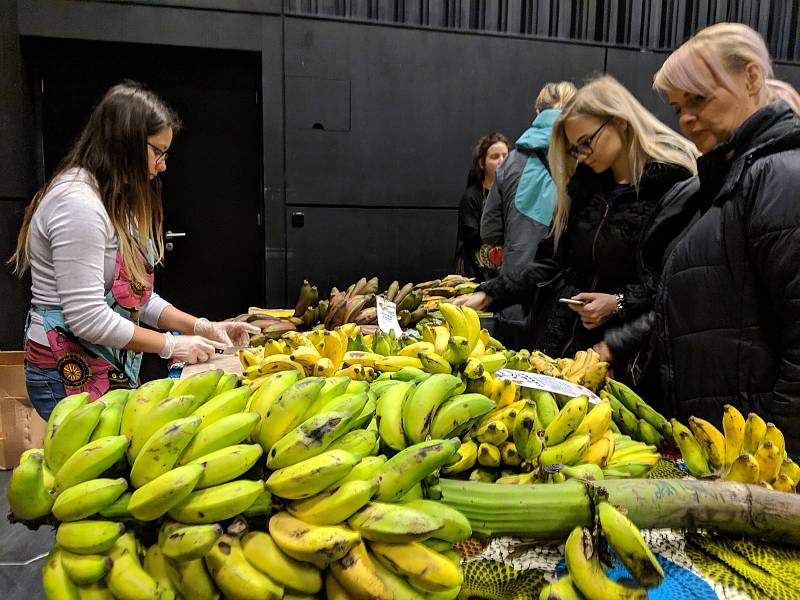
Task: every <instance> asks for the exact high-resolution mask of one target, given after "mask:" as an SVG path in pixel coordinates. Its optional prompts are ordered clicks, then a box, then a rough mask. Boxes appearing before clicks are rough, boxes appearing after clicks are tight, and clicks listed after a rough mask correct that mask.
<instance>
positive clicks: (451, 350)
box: [442, 335, 472, 368]
mask: <svg viewBox="0 0 800 600" xmlns="http://www.w3.org/2000/svg"><path fill="white" fill-rule="evenodd" d="M471 351H472V349H471V348H470V345H469V340H468V339H467V338H465V337H462V336H457V335H456V336H452V337H451V338H449V339H448V340H447V350H445V351H444V354H442V358H444V359H445V360H446V361H447V362H449V363H450V365H451V366H452V367H453V368H458V367H459V366H461V365H462V364H464V363H465V362H467V359H468V358H469V353H470V352H471Z"/></svg>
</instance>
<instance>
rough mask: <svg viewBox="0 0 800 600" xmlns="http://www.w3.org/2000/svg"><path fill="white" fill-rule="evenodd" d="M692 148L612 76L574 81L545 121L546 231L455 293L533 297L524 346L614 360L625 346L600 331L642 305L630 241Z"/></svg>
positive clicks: (493, 301)
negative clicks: (521, 255) (532, 257)
mask: <svg viewBox="0 0 800 600" xmlns="http://www.w3.org/2000/svg"><path fill="white" fill-rule="evenodd" d="M694 154H695V150H694V147H693V146H692V145H691V144H690V143H688V142H687V141H686V140H685V139H683V138H682V137H680V136H679V135H677V134H676V133H675V132H673V131H672V130H671V129H669V128H668V127H667V126H666V125H664V124H663V123H661V122H660V121H658V120H657V119H656V118H655V117H654V116H653V115H652V114H650V113H649V112H648V111H647V110H646V109H645V108H644V107H643V106H642V105H641V104H640V103H639V102H638V101H637V100H636V99H635V98H634V97H633V96H632V95H631V93H630V92H628V91H627V90H626V89H625V88H624V87H623V86H622V85H620V84H619V83H618V82H617V81H616V80H615V79H614V78H612V77H609V76H604V77H600V78H597V79H595V80H593V81H591V82H590V83H588V84H587V85H585V86H583V87H582V88H581V89H580V90H578V92H577V94H576V95H575V96H574V98H573V99H572V100H571V101H570V102H568V103H567V104H566V105H565V106H564V108H563V109H562V112H561V114H560V115H559V117H558V119H557V120H556V122H555V124H554V126H553V136H552V140H551V143H550V154H549V156H550V168H551V171H552V173H553V179H554V181H555V184H556V193H557V201H556V207H555V216H554V219H553V226H552V231H551V235H550V237H548V238H547V239H545V240H544V241H543V242H542V243H541V244H540V246H539V252H538V254H537V259H536V261H535V263H533V264H532V265H530V266H528V267H526V268H525V269H523V270H522V271H520V272H517V273H507V274H503V275H502V276H501V277H499V278H497V279H494V280H492V281H489V282H486V283H484V284H482V285H481V286H480V288H479V291H478V292H476V293H475V294H473V295H472V296H471V297H469V298H467V299H466V300H465V301H462V303H467V304H469V305H471V306H473V307H478V308H485V307H487V306H489V307H490V308H492V309H496V308H499V307H502V306H505V305H507V304H510V303H512V302H515V301H517V302H518V301H531V300H534V301H535V302H534V307H533V311H532V319H533V321H532V323H533V339H532V340H531V344H532V345H533V346H534V347H537V348H540V349H542V350H543V351H545V352H547V353H548V354H551V355H554V356H568V355H571V354H573V353H574V352H575V351H576V350H579V349H585V348H588V347H592V346H595V347H596V348H597V349H598V350H599V351H600V352H601V354H602V355H603V358H604V359H612V358H613V359H615V360H616V361H617V364H618V365H619V366H622V364H624V361H625V359H626V358H627V356H624V355H625V354H627V353H628V350H629V349H627V348H609V347H608V346H607V344H606V343H604V342H605V333H606V331H607V330H608V329H609V328H610V327H613V326H614V325H617V324H619V323H621V322H623V321H625V320H627V319H632V318H634V317H636V316H637V315H639V314H640V313H643V312H644V311H646V310H648V309H649V308H650V307H651V298H652V294H651V293H650V291H648V289H647V288H646V287H645V286H644V285H643V283H642V282H641V281H640V279H639V277H638V274H637V263H636V255H637V253H636V251H637V245H638V243H639V238H640V236H641V232H642V230H643V228H644V226H645V223H646V222H647V221H648V220H650V219H652V218H653V213H654V211H655V210H656V207H657V206H658V204H659V201H660V199H661V197H662V196H663V195H664V194H665V193H666V192H667V191H668V190H669V189H670V188H671V187H672V186H673V185H675V183H677V182H679V181H682V180H684V179H687V178H689V177H691V175H692V174H693V173H694V171H695V159H694ZM664 243H666V242H664ZM559 300H560V301H561V302H559Z"/></svg>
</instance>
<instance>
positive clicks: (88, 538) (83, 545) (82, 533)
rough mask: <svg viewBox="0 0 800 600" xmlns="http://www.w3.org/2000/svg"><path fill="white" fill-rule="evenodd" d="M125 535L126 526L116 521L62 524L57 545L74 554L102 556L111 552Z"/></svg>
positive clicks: (57, 531) (59, 528)
mask: <svg viewBox="0 0 800 600" xmlns="http://www.w3.org/2000/svg"><path fill="white" fill-rule="evenodd" d="M123 533H125V525H123V524H122V523H115V522H114V521H89V520H83V521H73V522H71V523H61V524H60V525H59V526H58V529H57V530H56V543H57V544H58V545H59V546H60V547H61V548H63V549H64V550H68V551H69V552H72V553H73V554H100V553H101V552H105V551H106V550H110V549H111V548H112V547H113V546H114V544H115V543H116V541H117V540H118V539H119V537H120V536H121V535H122V534H123Z"/></svg>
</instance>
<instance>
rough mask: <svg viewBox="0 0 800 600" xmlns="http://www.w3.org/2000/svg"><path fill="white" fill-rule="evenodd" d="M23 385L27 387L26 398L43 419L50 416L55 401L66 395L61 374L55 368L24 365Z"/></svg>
mask: <svg viewBox="0 0 800 600" xmlns="http://www.w3.org/2000/svg"><path fill="white" fill-rule="evenodd" d="M25 385H26V386H27V388H28V398H30V400H31V404H33V408H35V409H36V412H37V413H39V416H40V417H42V419H44V420H45V421H47V420H48V419H49V418H50V413H51V412H53V408H54V407H55V405H56V403H57V402H58V401H59V400H61V399H63V398H64V396H66V395H67V392H66V390H65V389H64V384H63V383H62V381H61V376H60V375H59V374H58V370H56V369H41V368H39V367H36V366H34V365H29V364H26V365H25Z"/></svg>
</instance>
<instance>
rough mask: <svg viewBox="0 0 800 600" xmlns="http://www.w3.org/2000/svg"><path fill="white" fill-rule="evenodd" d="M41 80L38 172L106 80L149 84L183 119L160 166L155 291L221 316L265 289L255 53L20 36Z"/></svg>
mask: <svg viewBox="0 0 800 600" xmlns="http://www.w3.org/2000/svg"><path fill="white" fill-rule="evenodd" d="M25 48H26V55H27V56H28V57H30V60H29V61H28V64H29V65H31V66H32V67H33V69H32V70H33V76H34V77H33V78H34V81H35V82H36V87H38V88H39V89H38V90H37V91H39V92H41V112H40V114H41V126H42V138H43V151H44V169H45V174H46V176H49V175H50V174H51V173H52V171H53V169H54V168H55V166H56V165H57V164H58V162H59V161H60V160H61V158H62V157H63V156H64V154H65V153H66V151H67V149H68V147H69V145H70V144H71V143H72V141H73V140H74V139H75V137H76V136H77V134H78V133H79V132H80V130H81V128H82V127H83V125H84V124H85V122H86V120H87V117H88V115H89V113H90V111H91V109H92V106H93V105H94V104H95V103H96V102H97V101H98V100H99V98H100V97H101V96H102V94H103V93H104V92H105V91H106V90H107V89H108V88H109V87H110V86H111V85H113V84H115V83H118V82H119V81H121V80H123V79H126V78H127V79H134V80H137V81H140V82H143V83H145V84H147V85H148V86H149V87H150V88H152V89H153V90H154V91H155V92H157V93H158V94H160V95H161V96H162V97H163V98H164V99H165V100H166V101H167V102H168V103H169V104H170V105H171V106H172V107H173V108H174V109H175V110H176V111H177V113H178V115H179V116H180V118H181V120H182V122H183V130H182V131H181V132H180V134H179V135H177V136H175V138H174V141H173V144H172V147H171V148H170V151H169V160H168V161H167V171H166V172H165V173H163V174H162V175H161V178H162V181H163V184H164V185H163V202H164V211H165V220H164V230H165V231H167V230H169V231H171V232H173V233H182V234H185V236H184V237H176V238H173V239H172V240H169V241H170V242H171V244H172V246H171V248H172V249H171V250H169V251H167V252H166V255H165V258H164V264H163V266H161V267H160V268H158V269H157V271H156V290H157V291H158V293H159V294H160V295H161V296H163V297H165V298H166V299H168V300H169V301H171V302H172V303H174V304H175V306H177V307H179V308H181V309H183V310H186V311H187V312H190V313H193V314H196V315H202V316H207V317H209V318H211V319H222V318H226V317H230V316H234V315H236V314H239V313H240V312H243V311H245V310H246V309H247V307H248V306H249V305H253V304H260V305H261V304H262V303H263V301H264V290H265V286H264V234H263V228H262V225H261V223H262V216H261V213H262V202H261V191H260V190H261V188H262V184H261V178H262V176H261V131H262V126H261V108H260V102H259V98H258V91H259V90H260V87H261V84H260V77H261V75H260V73H261V71H260V58H259V55H258V53H247V52H238V51H222V50H206V49H195V48H176V47H170V46H150V45H139V44H122V43H105V42H83V41H81V42H78V41H71V40H38V39H33V40H26V45H25Z"/></svg>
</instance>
